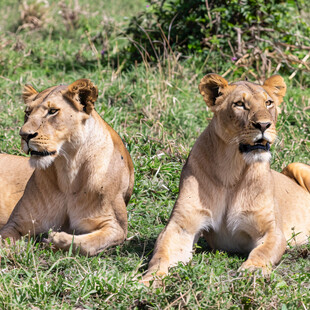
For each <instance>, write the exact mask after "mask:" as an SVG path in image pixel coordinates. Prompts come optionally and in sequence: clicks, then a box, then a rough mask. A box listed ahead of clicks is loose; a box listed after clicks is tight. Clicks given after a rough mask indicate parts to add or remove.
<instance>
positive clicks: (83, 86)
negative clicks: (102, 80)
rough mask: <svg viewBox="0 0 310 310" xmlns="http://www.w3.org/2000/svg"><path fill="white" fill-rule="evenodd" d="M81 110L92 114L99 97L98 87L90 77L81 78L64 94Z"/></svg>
mask: <svg viewBox="0 0 310 310" xmlns="http://www.w3.org/2000/svg"><path fill="white" fill-rule="evenodd" d="M63 95H64V96H65V97H66V98H67V99H69V100H70V101H71V102H72V103H73V104H74V106H75V107H76V108H77V109H78V110H79V111H84V112H85V113H87V114H90V113H91V111H92V110H93V109H94V104H95V101H96V100H97V98H98V88H97V86H95V85H94V84H93V83H92V82H91V81H90V80H88V79H80V80H77V81H75V82H73V83H72V84H70V85H69V86H68V90H67V91H65V92H64V94H63Z"/></svg>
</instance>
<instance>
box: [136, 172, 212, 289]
mask: <svg viewBox="0 0 310 310" xmlns="http://www.w3.org/2000/svg"><path fill="white" fill-rule="evenodd" d="M210 223H211V213H210V211H209V210H208V209H206V208H203V206H202V204H201V202H200V199H199V195H198V183H197V181H196V180H195V179H194V178H189V179H188V180H186V181H185V182H184V184H183V186H181V187H180V195H179V197H178V200H177V202H176V204H175V206H174V209H173V211H172V214H171V217H170V219H169V222H168V224H167V226H166V227H165V229H164V230H163V231H162V232H161V234H160V235H159V237H158V239H157V241H156V244H155V249H154V254H153V257H152V259H151V261H150V263H149V267H148V271H147V273H146V274H145V276H144V277H143V279H142V281H141V282H142V283H144V284H146V285H148V283H149V281H150V280H152V279H153V278H154V276H163V275H165V274H167V273H168V268H169V267H171V266H174V265H176V264H177V263H178V262H182V263H187V262H188V261H189V260H190V259H191V257H192V249H193V245H194V243H195V241H196V239H198V237H199V235H200V232H201V230H202V229H203V228H206V227H208V226H209V225H210Z"/></svg>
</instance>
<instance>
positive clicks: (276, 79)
mask: <svg viewBox="0 0 310 310" xmlns="http://www.w3.org/2000/svg"><path fill="white" fill-rule="evenodd" d="M263 87H264V88H265V89H266V90H267V92H268V93H270V94H273V95H275V96H276V97H277V99H278V102H277V104H278V105H280V103H281V102H282V101H283V97H284V95H285V93H286V84H285V82H284V79H283V78H282V76H280V75H273V76H271V77H270V78H269V79H267V80H266V81H265V83H264V85H263Z"/></svg>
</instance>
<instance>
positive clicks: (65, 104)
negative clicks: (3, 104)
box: [19, 79, 98, 169]
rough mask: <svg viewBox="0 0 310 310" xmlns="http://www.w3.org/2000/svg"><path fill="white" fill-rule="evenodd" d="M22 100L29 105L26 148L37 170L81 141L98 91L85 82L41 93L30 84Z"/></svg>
mask: <svg viewBox="0 0 310 310" xmlns="http://www.w3.org/2000/svg"><path fill="white" fill-rule="evenodd" d="M22 97H23V100H24V102H25V104H26V109H25V121H24V125H23V126H22V128H21V130H20V133H19V134H20V136H21V137H22V139H21V143H22V148H23V150H24V151H25V152H26V153H27V154H28V153H30V154H31V159H30V164H31V165H32V166H33V167H35V168H43V169H44V168H46V167H48V166H49V165H50V164H51V163H52V162H53V161H54V160H55V158H56V157H57V156H59V155H64V156H65V155H66V152H67V149H68V148H69V147H71V148H72V146H73V147H74V144H76V143H77V142H78V141H79V139H80V137H81V136H82V135H83V126H84V124H85V122H86V120H87V119H88V118H89V115H90V114H91V112H92V110H93V109H94V102H95V101H96V99H97V97H98V90H97V87H96V86H94V85H93V84H92V83H91V81H90V80H87V79H81V80H77V81H75V82H74V83H72V84H71V85H69V86H64V85H60V86H54V87H51V88H48V89H45V90H44V91H42V92H40V93H39V92H37V91H36V90H35V89H34V88H33V87H32V86H30V85H26V86H25V88H24V91H23V95H22Z"/></svg>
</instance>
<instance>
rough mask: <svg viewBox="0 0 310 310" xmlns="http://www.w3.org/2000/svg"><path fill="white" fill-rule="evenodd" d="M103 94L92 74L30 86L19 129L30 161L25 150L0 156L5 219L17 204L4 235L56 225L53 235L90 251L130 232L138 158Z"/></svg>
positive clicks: (62, 243)
mask: <svg viewBox="0 0 310 310" xmlns="http://www.w3.org/2000/svg"><path fill="white" fill-rule="evenodd" d="M97 97H98V90H97V87H96V86H94V85H93V84H92V83H91V81H90V80H87V79H81V80H77V81H75V82H74V83H72V84H71V85H69V86H64V85H60V86H55V87H51V88H48V89H46V90H44V91H42V92H40V93H38V92H37V91H36V90H35V89H34V88H33V87H32V86H30V85H26V86H25V89H24V92H23V100H24V101H25V103H26V110H25V122H24V125H23V126H22V128H21V130H20V135H21V137H22V148H23V150H24V151H25V152H26V153H27V154H28V153H30V155H31V157H30V160H29V162H30V165H31V167H32V168H30V167H29V163H28V159H27V158H25V157H19V156H13V155H1V156H0V176H1V179H3V181H4V186H2V187H1V190H0V197H1V200H2V201H0V216H1V221H0V223H2V225H3V224H4V223H3V222H4V221H6V219H7V218H8V217H9V215H10V214H11V212H12V208H13V207H14V206H15V204H16V203H17V204H16V206H15V208H14V210H13V212H12V214H11V216H10V218H9V220H8V222H7V223H6V224H5V225H4V227H3V228H2V229H1V230H0V235H1V237H2V238H7V237H10V238H12V239H19V238H20V237H21V236H23V235H26V234H28V233H29V234H30V235H37V234H40V233H45V232H48V231H49V230H50V229H53V232H52V233H51V234H50V238H49V240H48V241H50V242H52V243H53V245H54V246H56V247H57V248H61V249H68V248H69V247H70V245H71V243H72V244H73V250H76V249H77V248H79V249H80V253H82V254H84V255H86V254H88V255H95V254H96V253H98V252H100V251H102V250H103V249H105V248H107V247H109V246H111V245H116V244H120V243H121V242H122V241H123V240H124V239H125V238H126V235H127V211H126V204H127V203H128V201H129V199H130V196H131V194H132V190H133V183H134V171H133V164H132V160H131V158H130V155H129V153H128V151H127V149H126V148H125V146H124V144H123V142H122V140H121V138H120V137H119V136H118V134H117V133H116V132H115V131H114V130H113V129H112V128H111V127H110V126H109V125H108V124H107V123H106V122H105V121H104V120H103V119H102V118H101V117H100V116H99V114H98V113H97V112H96V111H95V109H94V102H95V101H96V100H97ZM33 169H34V170H33ZM29 178H30V179H29ZM28 179H29V181H28ZM26 182H28V183H27V185H26ZM25 185H26V188H25ZM24 188H25V192H24V194H23V189H24ZM8 193H11V194H10V195H8ZM22 194H23V195H22ZM21 195H22V197H21ZM20 197H21V198H20ZM19 198H20V200H19V201H18V199H19ZM2 225H1V226H2Z"/></svg>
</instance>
